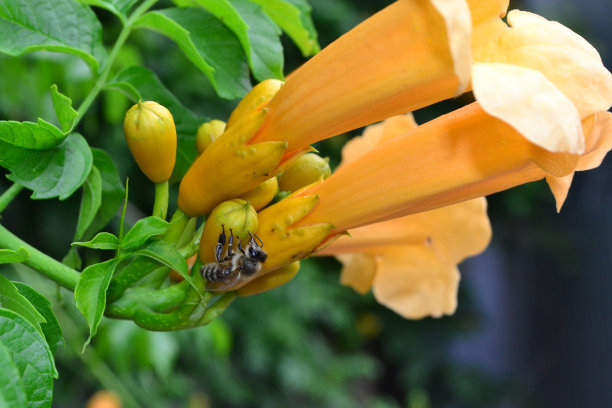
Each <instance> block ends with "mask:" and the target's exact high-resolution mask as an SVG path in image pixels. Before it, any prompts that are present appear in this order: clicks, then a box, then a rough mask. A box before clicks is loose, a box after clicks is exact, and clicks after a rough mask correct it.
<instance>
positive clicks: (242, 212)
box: [200, 198, 259, 263]
mask: <svg viewBox="0 0 612 408" xmlns="http://www.w3.org/2000/svg"><path fill="white" fill-rule="evenodd" d="M258 227H259V223H258V222H257V212H256V211H255V209H254V208H253V207H252V206H251V205H250V204H249V203H248V202H246V201H244V200H240V199H238V198H235V199H233V200H229V201H224V202H222V203H221V204H219V205H218V206H216V207H215V208H214V209H213V210H212V212H211V213H210V215H209V216H208V218H207V219H206V224H205V225H204V230H203V231H202V238H201V239H200V261H202V263H208V262H214V261H215V248H216V246H217V243H218V242H219V235H221V232H222V231H223V230H225V235H226V242H229V237H230V234H232V235H233V236H234V245H236V244H237V243H236V242H235V239H236V237H237V238H239V239H240V240H241V241H242V242H244V243H246V242H247V240H248V238H249V232H250V233H252V234H254V233H257V229H258Z"/></svg>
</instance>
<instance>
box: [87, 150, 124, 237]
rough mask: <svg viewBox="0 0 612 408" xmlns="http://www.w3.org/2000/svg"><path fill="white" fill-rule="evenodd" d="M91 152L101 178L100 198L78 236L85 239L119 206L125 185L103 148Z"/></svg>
mask: <svg viewBox="0 0 612 408" xmlns="http://www.w3.org/2000/svg"><path fill="white" fill-rule="evenodd" d="M91 152H92V154H93V161H94V166H96V168H97V169H98V171H99V173H100V178H101V180H102V199H101V204H100V207H99V208H98V211H97V212H96V215H95V217H94V219H93V220H92V221H91V223H90V225H89V227H88V228H87V229H86V231H85V232H83V234H82V236H81V237H80V238H85V239H87V238H90V237H92V236H93V235H94V234H95V233H96V232H98V231H100V230H101V229H102V228H104V227H105V226H106V224H108V222H109V221H110V220H111V219H112V218H113V216H114V215H115V214H116V213H117V210H118V209H119V207H120V206H121V202H122V201H123V195H124V194H125V187H124V186H123V182H122V181H121V178H119V171H118V170H117V167H116V166H115V163H114V162H113V159H112V158H111V157H110V156H109V155H108V153H106V152H105V151H104V150H100V149H95V148H94V149H91Z"/></svg>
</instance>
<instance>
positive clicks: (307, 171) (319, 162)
mask: <svg viewBox="0 0 612 408" xmlns="http://www.w3.org/2000/svg"><path fill="white" fill-rule="evenodd" d="M330 174H331V168H330V167H329V158H327V157H326V158H323V157H321V156H319V155H318V154H316V153H306V154H304V155H302V156H300V157H298V158H297V159H296V160H295V162H293V164H292V165H291V166H290V167H289V168H288V169H287V170H285V171H284V172H283V173H281V174H280V175H279V176H278V188H279V190H281V191H297V190H299V189H300V188H302V187H305V186H307V185H309V184H312V183H315V182H317V181H320V180H324V179H326V178H327V177H329V175H330Z"/></svg>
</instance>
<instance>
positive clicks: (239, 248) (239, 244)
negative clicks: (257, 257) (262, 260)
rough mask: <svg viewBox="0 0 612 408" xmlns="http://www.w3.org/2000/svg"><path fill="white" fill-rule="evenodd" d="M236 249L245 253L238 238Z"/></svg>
mask: <svg viewBox="0 0 612 408" xmlns="http://www.w3.org/2000/svg"><path fill="white" fill-rule="evenodd" d="M238 250H239V251H240V252H242V253H243V254H244V255H246V252H244V249H242V243H241V242H240V240H238Z"/></svg>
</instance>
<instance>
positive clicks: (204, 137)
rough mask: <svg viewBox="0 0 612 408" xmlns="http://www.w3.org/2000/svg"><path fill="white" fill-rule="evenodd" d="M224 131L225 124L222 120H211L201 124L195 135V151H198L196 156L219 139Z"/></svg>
mask: <svg viewBox="0 0 612 408" xmlns="http://www.w3.org/2000/svg"><path fill="white" fill-rule="evenodd" d="M224 131H225V122H223V121H222V120H217V119H213V120H211V121H210V122H204V123H202V125H201V126H200V127H199V128H198V133H197V134H196V149H198V154H202V152H203V151H204V150H206V148H207V147H208V146H210V144H211V143H212V142H214V141H215V140H216V139H218V138H219V137H221V135H222V134H223V132H224Z"/></svg>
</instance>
